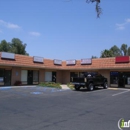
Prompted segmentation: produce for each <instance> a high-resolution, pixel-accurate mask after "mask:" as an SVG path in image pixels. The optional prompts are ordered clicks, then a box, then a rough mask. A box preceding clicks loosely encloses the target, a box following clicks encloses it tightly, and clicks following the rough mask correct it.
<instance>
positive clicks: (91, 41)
mask: <svg viewBox="0 0 130 130" xmlns="http://www.w3.org/2000/svg"><path fill="white" fill-rule="evenodd" d="M85 1H86V0H10V1H9V0H1V1H0V41H1V40H3V39H5V40H6V41H8V42H10V41H11V39H12V38H19V39H20V40H21V41H23V43H27V48H26V51H27V52H28V53H29V54H30V56H42V57H44V58H50V59H61V60H69V59H81V58H91V56H92V55H94V56H97V57H100V54H101V51H102V50H104V49H109V48H110V47H112V46H113V45H117V46H118V47H120V46H121V44H122V43H126V44H128V45H129V46H130V7H129V5H130V0H125V2H124V0H114V1H113V0H101V4H100V6H101V7H102V10H103V14H102V15H101V17H100V19H97V17H96V12H95V4H86V2H85Z"/></svg>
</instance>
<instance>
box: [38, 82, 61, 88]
mask: <svg viewBox="0 0 130 130" xmlns="http://www.w3.org/2000/svg"><path fill="white" fill-rule="evenodd" d="M39 86H42V87H52V88H60V89H61V86H60V83H54V82H41V83H40V84H39Z"/></svg>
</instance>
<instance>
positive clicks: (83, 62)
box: [80, 58, 92, 65]
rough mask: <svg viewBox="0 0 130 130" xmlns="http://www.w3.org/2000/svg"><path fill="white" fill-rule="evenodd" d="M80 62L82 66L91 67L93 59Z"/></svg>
mask: <svg viewBox="0 0 130 130" xmlns="http://www.w3.org/2000/svg"><path fill="white" fill-rule="evenodd" d="M80 62H81V65H91V64H92V59H91V58H86V59H81V61H80Z"/></svg>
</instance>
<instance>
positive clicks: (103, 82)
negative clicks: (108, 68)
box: [71, 73, 108, 91]
mask: <svg viewBox="0 0 130 130" xmlns="http://www.w3.org/2000/svg"><path fill="white" fill-rule="evenodd" d="M71 80H72V84H73V85H74V88H75V90H80V88H81V87H83V88H87V89H88V90H90V91H92V90H94V89H95V88H96V87H98V86H102V87H103V88H104V89H107V88H108V85H107V78H105V77H104V76H102V75H101V74H98V73H97V74H92V73H85V74H84V75H83V76H82V77H72V79H71Z"/></svg>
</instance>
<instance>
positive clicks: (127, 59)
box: [115, 56, 129, 63]
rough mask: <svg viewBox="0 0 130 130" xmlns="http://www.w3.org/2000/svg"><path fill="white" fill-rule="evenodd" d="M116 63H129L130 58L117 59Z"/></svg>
mask: <svg viewBox="0 0 130 130" xmlns="http://www.w3.org/2000/svg"><path fill="white" fill-rule="evenodd" d="M115 62H116V63H128V62H129V56H118V57H116V58H115Z"/></svg>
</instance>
